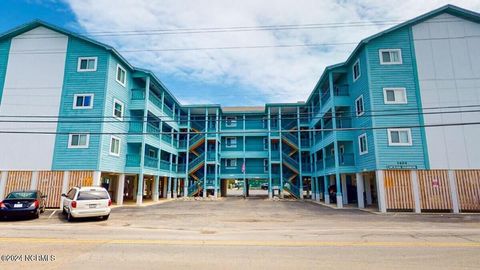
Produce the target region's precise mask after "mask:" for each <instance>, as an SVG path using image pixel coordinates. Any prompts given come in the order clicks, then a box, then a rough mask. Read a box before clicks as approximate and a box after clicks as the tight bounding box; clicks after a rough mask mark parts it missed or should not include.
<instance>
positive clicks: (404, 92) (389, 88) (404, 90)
mask: <svg viewBox="0 0 480 270" xmlns="http://www.w3.org/2000/svg"><path fill="white" fill-rule="evenodd" d="M387 91H394V96H395V92H396V91H401V92H402V94H403V98H404V100H405V101H388V100H387ZM383 102H384V103H385V104H407V103H408V100H407V89H406V88H405V87H387V88H383Z"/></svg>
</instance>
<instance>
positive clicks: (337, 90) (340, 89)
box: [333, 84, 350, 97]
mask: <svg viewBox="0 0 480 270" xmlns="http://www.w3.org/2000/svg"><path fill="white" fill-rule="evenodd" d="M333 94H334V95H335V96H336V97H348V96H349V95H350V93H349V92H348V84H344V85H335V86H334V87H333Z"/></svg>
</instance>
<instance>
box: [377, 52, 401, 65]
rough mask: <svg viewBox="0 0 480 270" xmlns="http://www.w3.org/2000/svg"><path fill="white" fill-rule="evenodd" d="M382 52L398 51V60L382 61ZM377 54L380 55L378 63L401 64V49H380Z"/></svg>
mask: <svg viewBox="0 0 480 270" xmlns="http://www.w3.org/2000/svg"><path fill="white" fill-rule="evenodd" d="M384 52H388V53H391V52H398V58H399V61H398V62H384V61H383V55H382V54H383V53H384ZM378 55H379V57H380V65H401V64H403V58H402V49H381V50H379V51H378ZM390 59H391V58H390Z"/></svg>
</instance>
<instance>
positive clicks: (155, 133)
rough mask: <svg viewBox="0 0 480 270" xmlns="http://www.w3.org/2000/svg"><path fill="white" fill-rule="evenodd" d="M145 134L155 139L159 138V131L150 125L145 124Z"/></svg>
mask: <svg viewBox="0 0 480 270" xmlns="http://www.w3.org/2000/svg"><path fill="white" fill-rule="evenodd" d="M147 133H148V135H151V136H155V137H157V138H158V137H160V129H159V128H158V127H156V126H154V125H152V124H147Z"/></svg>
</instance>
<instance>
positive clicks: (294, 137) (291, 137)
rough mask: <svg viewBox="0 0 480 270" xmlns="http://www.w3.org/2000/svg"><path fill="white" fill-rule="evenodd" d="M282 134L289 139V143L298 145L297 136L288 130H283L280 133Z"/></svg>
mask: <svg viewBox="0 0 480 270" xmlns="http://www.w3.org/2000/svg"><path fill="white" fill-rule="evenodd" d="M282 136H283V137H284V138H285V139H287V140H288V141H290V142H291V143H293V144H294V145H298V137H297V136H294V135H292V134H290V133H288V132H283V133H282Z"/></svg>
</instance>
